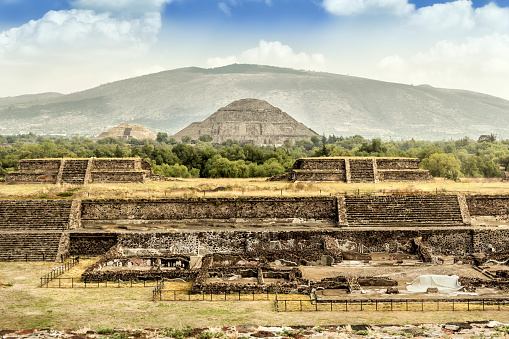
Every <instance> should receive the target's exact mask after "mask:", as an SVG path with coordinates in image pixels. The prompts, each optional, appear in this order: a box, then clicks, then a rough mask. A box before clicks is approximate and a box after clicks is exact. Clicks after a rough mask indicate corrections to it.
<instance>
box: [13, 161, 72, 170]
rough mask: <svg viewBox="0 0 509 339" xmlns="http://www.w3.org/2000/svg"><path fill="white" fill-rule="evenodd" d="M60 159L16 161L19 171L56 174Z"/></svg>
mask: <svg viewBox="0 0 509 339" xmlns="http://www.w3.org/2000/svg"><path fill="white" fill-rule="evenodd" d="M61 163H62V159H25V160H19V161H18V169H19V170H20V171H49V172H58V170H59V169H60V164H61Z"/></svg>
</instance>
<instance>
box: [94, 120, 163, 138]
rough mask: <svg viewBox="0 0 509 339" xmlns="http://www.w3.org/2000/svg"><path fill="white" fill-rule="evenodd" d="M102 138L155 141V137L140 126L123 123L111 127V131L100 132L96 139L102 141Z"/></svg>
mask: <svg viewBox="0 0 509 339" xmlns="http://www.w3.org/2000/svg"><path fill="white" fill-rule="evenodd" d="M104 138H115V139H125V140H129V139H138V140H142V139H152V140H156V138H157V136H156V135H155V134H154V133H152V132H151V131H149V130H148V129H146V128H145V127H143V126H142V125H140V124H134V123H124V124H120V125H118V126H116V127H113V128H112V129H110V130H108V131H107V132H102V133H101V134H100V135H99V136H98V137H97V140H100V139H104Z"/></svg>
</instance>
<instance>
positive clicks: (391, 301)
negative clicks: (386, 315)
mask: <svg viewBox="0 0 509 339" xmlns="http://www.w3.org/2000/svg"><path fill="white" fill-rule="evenodd" d="M391 311H392V299H391Z"/></svg>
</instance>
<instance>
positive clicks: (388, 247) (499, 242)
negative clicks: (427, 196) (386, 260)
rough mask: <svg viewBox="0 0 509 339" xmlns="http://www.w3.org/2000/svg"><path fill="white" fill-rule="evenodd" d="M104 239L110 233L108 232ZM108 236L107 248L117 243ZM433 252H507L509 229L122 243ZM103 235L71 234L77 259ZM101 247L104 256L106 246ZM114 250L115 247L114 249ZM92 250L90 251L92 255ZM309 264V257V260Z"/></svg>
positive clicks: (178, 248) (222, 235)
mask: <svg viewBox="0 0 509 339" xmlns="http://www.w3.org/2000/svg"><path fill="white" fill-rule="evenodd" d="M104 236H105V237H106V234H104ZM112 237H113V235H111V234H110V235H109V238H108V239H107V240H108V242H107V243H108V245H107V246H110V244H112V243H113V242H115V240H114V239H113V238H112ZM419 237H421V238H422V242H423V243H425V244H426V245H427V246H429V247H430V248H431V249H432V252H433V255H456V256H461V255H466V254H471V253H477V252H486V253H490V251H493V250H495V251H506V250H509V248H508V247H509V245H508V244H509V230H499V229H490V230H479V229H472V228H455V229H444V228H441V229H394V230H389V229H383V230H373V229H370V230H352V229H343V230H334V231H331V230H327V231H325V230H313V231H285V232H278V231H260V232H249V231H218V232H212V231H211V232H189V233H171V232H168V233H124V234H119V235H118V244H119V245H120V246H122V247H129V248H155V249H158V248H166V249H171V250H172V253H174V254H186V255H198V254H200V255H206V254H208V253H217V252H219V253H233V254H235V253H237V254H243V253H253V255H259V256H267V257H268V258H273V259H274V260H275V258H276V257H277V256H278V252H277V251H287V252H288V253H289V254H287V256H286V257H281V258H280V259H284V260H288V261H292V259H295V257H294V256H293V255H291V253H299V252H300V253H301V256H302V258H308V259H309V261H319V260H322V256H323V255H328V256H330V257H332V258H334V259H335V260H340V257H339V256H338V254H337V253H338V252H334V251H330V250H327V249H324V243H325V241H326V239H329V240H330V239H334V240H336V241H337V243H338V245H339V248H340V250H342V251H352V252H361V253H376V252H382V253H384V252H385V253H394V252H403V253H413V250H414V249H413V246H414V243H413V240H412V239H414V238H419ZM99 240H101V238H100V236H99V235H88V236H87V235H85V234H76V233H71V246H70V249H71V250H70V252H71V254H73V255H76V254H79V253H80V252H81V251H85V250H86V249H87V248H95V247H96V246H97V245H96V244H97V243H98V242H99ZM107 246H102V247H101V248H102V249H103V253H104V248H106V247H107ZM110 247H111V246H110ZM92 252H94V251H90V250H88V253H92ZM306 260H307V259H306Z"/></svg>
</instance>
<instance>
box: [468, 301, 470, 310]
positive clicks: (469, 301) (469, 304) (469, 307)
mask: <svg viewBox="0 0 509 339" xmlns="http://www.w3.org/2000/svg"><path fill="white" fill-rule="evenodd" d="M467 311H470V299H468V300H467Z"/></svg>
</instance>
